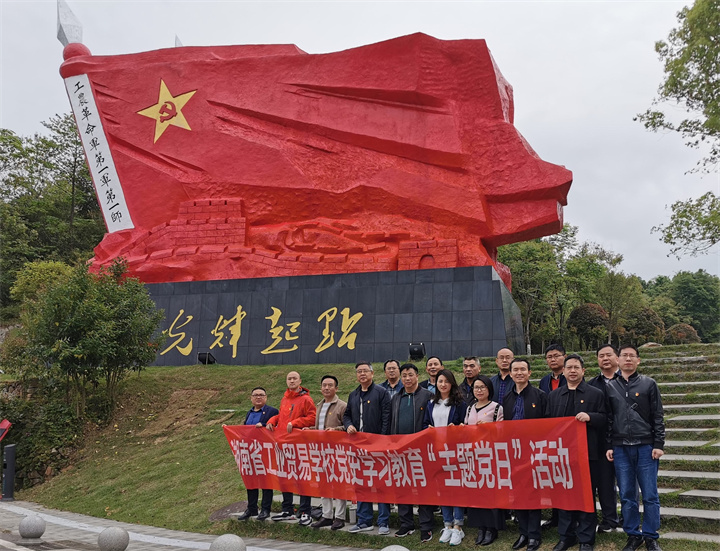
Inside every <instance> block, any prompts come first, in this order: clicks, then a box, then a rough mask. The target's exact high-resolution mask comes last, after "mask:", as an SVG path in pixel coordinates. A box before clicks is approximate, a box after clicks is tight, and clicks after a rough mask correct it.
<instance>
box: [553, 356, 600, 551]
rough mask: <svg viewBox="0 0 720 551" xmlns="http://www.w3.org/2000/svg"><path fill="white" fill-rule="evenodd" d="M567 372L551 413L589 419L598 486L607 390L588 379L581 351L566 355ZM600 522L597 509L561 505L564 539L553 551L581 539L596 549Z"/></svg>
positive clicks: (588, 549) (583, 548)
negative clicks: (575, 508) (572, 509)
mask: <svg viewBox="0 0 720 551" xmlns="http://www.w3.org/2000/svg"><path fill="white" fill-rule="evenodd" d="M563 375H564V376H565V381H566V382H567V384H566V385H565V386H561V387H559V388H557V389H556V390H553V391H552V392H551V393H550V395H549V396H548V414H549V416H550V417H575V419H576V420H578V421H579V422H581V423H585V427H586V429H587V441H588V459H589V461H590V478H591V480H592V485H593V487H596V486H597V481H598V477H599V474H600V471H599V460H600V457H601V456H602V455H604V453H605V449H606V445H605V425H606V420H607V415H606V408H605V393H604V392H602V391H600V390H598V389H597V388H594V387H592V386H590V385H589V384H587V383H586V382H585V379H584V376H585V362H584V361H583V359H582V358H581V357H580V356H578V355H577V354H570V355H569V356H567V357H566V358H565V367H564V368H563ZM596 526H597V514H596V513H595V511H593V512H591V513H586V512H584V511H565V510H562V509H558V533H559V534H560V541H559V542H558V543H557V544H556V545H555V547H553V551H567V550H568V549H570V548H571V547H573V546H574V545H576V544H577V543H578V542H579V543H580V551H593V548H594V545H595V528H596Z"/></svg>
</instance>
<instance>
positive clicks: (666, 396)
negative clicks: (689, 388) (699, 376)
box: [662, 392, 717, 398]
mask: <svg viewBox="0 0 720 551" xmlns="http://www.w3.org/2000/svg"><path fill="white" fill-rule="evenodd" d="M692 394H693V395H694V396H717V392H693V393H692ZM683 396H689V394H688V393H678V394H673V393H668V392H663V393H662V397H663V398H682V397H683Z"/></svg>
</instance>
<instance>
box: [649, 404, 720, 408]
mask: <svg viewBox="0 0 720 551" xmlns="http://www.w3.org/2000/svg"><path fill="white" fill-rule="evenodd" d="M663 408H664V409H700V408H703V409H704V408H720V404H669V405H663Z"/></svg>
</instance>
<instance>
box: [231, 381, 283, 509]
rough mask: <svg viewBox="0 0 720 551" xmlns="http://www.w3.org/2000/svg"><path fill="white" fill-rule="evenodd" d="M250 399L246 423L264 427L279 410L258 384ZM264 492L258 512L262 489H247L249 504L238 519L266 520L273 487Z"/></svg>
mask: <svg viewBox="0 0 720 551" xmlns="http://www.w3.org/2000/svg"><path fill="white" fill-rule="evenodd" d="M250 400H251V401H252V405H253V407H251V408H250V411H248V412H247V415H246V416H245V424H246V425H255V426H256V427H258V428H262V427H264V426H265V424H266V423H267V422H268V419H270V418H271V417H274V416H275V415H278V413H279V412H278V410H277V409H275V408H274V407H272V406H269V405H267V392H266V391H265V389H264V388H263V387H261V386H256V387H255V388H253V389H252V392H251V393H250ZM262 492H263V494H262V506H261V507H262V509H261V511H260V512H259V514H258V494H259V493H260V491H259V490H258V489H257V488H254V489H251V490H248V491H247V496H248V504H247V509H245V512H244V513H243V514H242V515H240V516H239V517H238V520H247V519H249V518H250V517H257V519H258V520H265V519H266V518H268V517H269V516H270V506H271V505H272V496H273V491H272V489H269V488H268V489H263V491H262Z"/></svg>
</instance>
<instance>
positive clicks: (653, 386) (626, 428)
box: [607, 345, 665, 551]
mask: <svg viewBox="0 0 720 551" xmlns="http://www.w3.org/2000/svg"><path fill="white" fill-rule="evenodd" d="M639 364H640V354H639V352H638V349H637V348H635V347H634V346H631V345H623V346H621V347H620V371H619V372H618V373H617V374H616V375H615V378H614V379H613V380H612V381H611V382H610V384H609V385H608V386H607V391H608V400H609V402H610V413H611V415H609V418H608V439H609V442H608V443H609V444H610V446H611V448H610V449H609V450H608V451H607V458H608V460H609V461H613V462H614V463H615V474H616V476H617V482H618V488H619V489H620V502H621V510H622V516H623V530H624V531H625V533H626V534H627V535H628V540H627V543H626V544H625V547H624V548H623V551H635V549H637V548H638V547H640V546H641V545H642V543H643V541H644V542H645V547H647V549H648V551H660V545H659V544H658V538H659V537H660V536H659V534H658V530H659V529H660V498H659V496H658V489H657V475H658V467H659V465H660V457H662V455H663V454H664V452H663V448H664V446H665V422H664V419H663V406H662V399H661V397H660V390H659V389H658V386H657V383H656V382H655V381H654V380H653V379H651V378H650V377H646V376H644V375H640V374H638V372H637V367H638V365H639ZM637 486H640V492H641V493H642V501H643V515H642V524H641V523H640V509H639V507H638V494H637Z"/></svg>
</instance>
